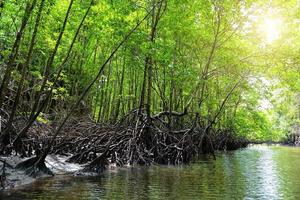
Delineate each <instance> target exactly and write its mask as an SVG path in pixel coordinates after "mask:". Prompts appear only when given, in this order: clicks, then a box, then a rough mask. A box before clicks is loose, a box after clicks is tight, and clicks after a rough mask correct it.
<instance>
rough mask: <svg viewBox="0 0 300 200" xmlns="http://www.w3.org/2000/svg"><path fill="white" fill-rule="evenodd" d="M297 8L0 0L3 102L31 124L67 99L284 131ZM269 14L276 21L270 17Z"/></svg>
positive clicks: (107, 117)
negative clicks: (187, 114) (182, 113)
mask: <svg viewBox="0 0 300 200" xmlns="http://www.w3.org/2000/svg"><path fill="white" fill-rule="evenodd" d="M299 6H300V5H299V3H297V1H296V0H290V1H284V3H283V1H279V0H277V1H272V2H271V3H270V2H269V1H263V0H261V1H253V0H251V1H248V0H243V1H240V0H222V1H219V0H185V1H182V0H161V1H160V0H148V1H146V0H134V1H132V0H115V1H110V0H102V1H100V0H91V1H82V0H0V41H1V42H0V80H1V87H0V105H1V107H2V108H3V110H6V111H7V112H8V114H9V116H10V121H11V124H13V121H14V120H15V119H17V118H19V117H20V116H23V117H26V118H27V119H28V120H27V123H25V124H24V127H26V126H28V128H29V127H30V126H31V124H32V123H33V122H34V121H35V120H39V121H42V122H44V123H49V121H51V120H55V121H57V120H59V119H61V118H64V116H65V115H66V113H67V111H68V110H70V109H72V112H73V113H72V114H73V116H83V115H86V116H87V115H89V116H90V117H91V118H93V119H94V120H95V121H97V122H101V123H109V124H112V123H115V122H117V121H118V120H119V119H121V118H122V117H124V116H126V115H127V114H128V113H129V112H130V111H132V110H133V109H139V110H145V112H146V113H147V115H149V116H153V115H155V114H157V113H159V112H162V111H169V112H173V111H174V112H179V113H180V112H185V111H187V112H188V113H189V115H194V114H195V113H199V119H200V120H201V121H202V122H203V123H204V124H209V123H211V122H213V123H212V124H213V126H215V127H218V128H220V129H230V130H231V131H232V132H234V133H235V134H238V135H240V136H244V137H246V138H249V139H253V140H279V139H282V138H284V137H285V136H286V135H287V134H289V133H291V132H292V129H293V127H295V126H296V125H297V123H299V119H298V117H299V116H298V115H299V113H298V111H297V110H298V103H297V102H298V91H299V87H300V82H299V80H300V79H299V55H300V54H299V50H300V48H299V47H300V46H299V41H300V38H299V36H300V34H299V27H300V23H299V17H300V16H299V12H298V11H299ZM145 16H146V18H144V17H145ZM272 18H280V20H281V22H280V23H279V21H276V20H273V22H276V23H277V25H274V26H278V27H277V28H278V30H272V29H271V30H270V27H269V29H268V25H270V23H269V24H265V25H264V20H271V19H272ZM143 19H144V20H143ZM139 23H141V24H140V25H139ZM137 24H138V27H136V28H135V29H133V28H134V27H135V26H136V25H137ZM271 25H272V23H271ZM271 28H272V27H271ZM131 30H133V32H132V34H130V35H129V37H127V36H128V33H130V31H131ZM272 31H273V35H272ZM276 31H278V35H276ZM270 34H271V35H270ZM274 34H275V35H274ZM277 36H278V37H277ZM124 38H126V39H125V40H124ZM123 40H124V42H123V43H122V44H121V46H120V48H118V49H117V51H116V53H115V54H114V55H112V57H111V59H108V58H109V56H110V55H111V53H112V52H113V51H114V49H115V48H116V47H117V46H118V45H119V44H120V42H121V41H123ZM106 62H107V63H106ZM103 64H105V65H103ZM101 66H102V67H103V70H102V71H101V73H100V76H99V78H98V79H97V81H96V82H95V83H94V84H93V85H91V88H89V90H88V91H87V92H88V94H87V95H85V96H82V97H84V98H83V99H79V98H80V96H81V95H82V94H83V93H85V91H86V87H87V86H88V85H89V84H90V83H91V81H92V79H93V78H94V77H96V75H97V73H98V71H99V68H101ZM78 99H79V100H80V101H79V103H77V104H76V101H78ZM75 104H76V106H75V107H74V106H72V105H75ZM8 124H9V123H8Z"/></svg>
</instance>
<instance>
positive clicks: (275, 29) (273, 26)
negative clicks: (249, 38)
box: [260, 18, 282, 43]
mask: <svg viewBox="0 0 300 200" xmlns="http://www.w3.org/2000/svg"><path fill="white" fill-rule="evenodd" d="M281 26H282V21H281V20H280V19H272V18H266V19H264V20H263V22H262V24H261V26H260V31H261V32H262V34H263V36H264V38H265V41H266V43H271V42H273V41H275V40H277V39H278V38H279V37H280V34H281V30H280V28H281Z"/></svg>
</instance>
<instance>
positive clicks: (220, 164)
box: [0, 146, 300, 200]
mask: <svg viewBox="0 0 300 200" xmlns="http://www.w3.org/2000/svg"><path fill="white" fill-rule="evenodd" d="M299 166H300V148H291V147H280V146H277V147H274V146H273V147H267V146H253V147H250V148H247V149H244V150H239V151H235V152H228V153H222V154H218V155H217V160H216V161H214V160H211V159H207V158H203V159H201V160H199V161H198V162H196V163H193V164H191V165H185V166H177V167H174V166H152V167H137V168H127V169H118V170H116V171H109V172H106V173H104V174H103V175H102V176H101V177H56V178H54V179H43V180H40V181H38V182H36V183H34V184H32V185H28V186H26V187H24V188H21V189H19V190H15V191H12V192H5V193H2V194H0V199H7V200H10V199H24V200H25V199H55V200H58V199H72V200H73V199H75V200H76V199H145V200H146V199H300V179H299V178H298V174H300V168H299Z"/></svg>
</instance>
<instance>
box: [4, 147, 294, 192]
mask: <svg viewBox="0 0 300 200" xmlns="http://www.w3.org/2000/svg"><path fill="white" fill-rule="evenodd" d="M254 145H266V146H273V145H276V146H286V147H300V146H297V145H292V144H287V143H283V142H271V143H270V142H260V143H258V142H255V143H249V144H248V146H247V147H246V148H248V147H251V146H254ZM71 156H72V155H69V156H62V155H53V154H51V155H48V156H47V158H46V162H45V164H46V166H47V167H48V168H49V169H50V170H51V171H52V172H53V174H54V175H53V176H51V175H48V174H39V175H38V176H37V177H31V176H29V175H27V174H26V172H25V171H24V170H19V169H15V168H14V167H15V166H16V165H17V164H18V163H19V162H22V161H24V160H26V159H28V158H23V159H22V158H20V157H19V156H7V157H5V156H0V160H2V161H4V160H5V161H6V163H7V165H6V167H5V180H4V183H5V185H4V187H2V188H1V189H0V191H7V190H14V189H18V188H20V187H23V186H26V185H29V184H31V183H33V182H35V181H37V180H39V179H41V178H51V177H54V176H81V175H82V176H95V175H97V174H95V173H92V172H82V171H81V170H83V169H84V167H85V165H80V164H75V163H69V162H66V161H67V160H68V159H69V158H70V157H71ZM10 166H11V167H13V168H11V167H10ZM2 168H3V163H2V162H0V169H2ZM110 168H112V169H114V168H116V166H115V165H114V164H110V165H109V166H108V170H109V169H110ZM0 173H2V171H1V172H0ZM1 176H2V175H1Z"/></svg>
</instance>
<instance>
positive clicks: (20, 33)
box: [0, 0, 37, 107]
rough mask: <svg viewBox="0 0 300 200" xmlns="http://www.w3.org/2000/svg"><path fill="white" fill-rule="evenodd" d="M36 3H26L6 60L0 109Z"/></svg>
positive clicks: (34, 1) (0, 88)
mask: <svg viewBox="0 0 300 200" xmlns="http://www.w3.org/2000/svg"><path fill="white" fill-rule="evenodd" d="M36 1H37V0H33V2H32V3H30V2H28V3H27V4H26V8H25V13H24V16H23V18H22V22H21V26H20V29H19V31H18V33H17V36H16V39H15V42H14V44H13V47H12V50H11V53H10V55H9V59H8V62H7V64H6V70H5V72H4V77H3V80H2V83H1V85H0V107H2V105H3V101H4V97H5V95H6V92H7V89H8V84H9V81H10V79H11V72H12V70H13V66H14V63H15V61H16V59H17V56H18V53H19V48H20V44H21V39H22V36H23V34H24V30H25V28H26V25H27V23H28V20H29V17H30V15H31V13H32V10H33V8H34V7H35V4H36Z"/></svg>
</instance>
